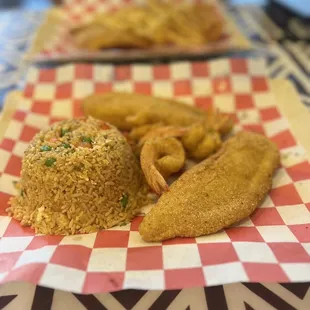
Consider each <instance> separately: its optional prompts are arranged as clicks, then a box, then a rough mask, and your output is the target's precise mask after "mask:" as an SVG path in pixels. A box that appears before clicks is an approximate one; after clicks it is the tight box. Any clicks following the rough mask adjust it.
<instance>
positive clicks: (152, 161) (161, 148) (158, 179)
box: [140, 137, 185, 195]
mask: <svg viewBox="0 0 310 310" xmlns="http://www.w3.org/2000/svg"><path fill="white" fill-rule="evenodd" d="M140 161H141V167H142V170H143V172H144V175H145V178H146V180H147V183H148V184H149V185H150V187H151V188H152V189H153V190H154V191H155V192H156V193H157V194H159V195H160V194H161V193H162V192H165V191H167V190H168V188H169V186H168V184H167V182H166V180H165V178H167V177H169V176H170V175H171V174H173V173H175V172H177V171H179V170H180V169H181V168H182V167H183V166H184V163H185V151H184V148H183V146H182V143H181V142H180V141H178V140H177V139H176V138H173V137H164V138H155V139H151V140H146V142H145V143H144V145H143V147H142V150H141V155H140Z"/></svg>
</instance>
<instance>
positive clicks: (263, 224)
mask: <svg viewBox="0 0 310 310" xmlns="http://www.w3.org/2000/svg"><path fill="white" fill-rule="evenodd" d="M110 90H115V91H135V92H140V93H145V94H153V95H157V96H164V97H175V98H176V99H179V100H182V101H184V102H186V103H187V104H196V105H197V106H198V107H201V108H205V107H207V106H209V105H215V106H217V107H219V108H220V109H221V110H222V111H225V112H228V113H231V114H234V115H235V116H236V122H237V124H236V129H237V130H240V129H246V130H252V131H256V132H261V133H263V134H265V135H267V136H268V137H269V138H270V139H271V140H273V141H274V142H275V143H276V144H277V145H278V147H279V149H280V151H281V167H280V168H279V169H278V171H277V173H276V175H275V177H274V182H273V187H272V190H271V191H270V193H269V195H268V196H267V198H266V199H265V201H264V203H263V204H262V206H261V207H259V208H258V209H257V210H256V211H255V212H254V214H253V215H252V216H251V217H250V218H249V219H247V220H245V221H243V222H242V223H241V224H240V225H239V226H235V227H232V228H230V229H227V230H224V231H221V232H219V233H217V234H214V235H210V236H203V237H199V238H176V239H172V240H168V241H164V242H162V243H146V242H144V241H143V240H142V239H141V237H140V235H139V232H138V226H139V224H140V222H141V220H142V217H136V218H135V219H134V220H133V222H132V223H131V224H128V225H127V226H123V227H114V228H112V229H109V230H103V231H100V232H98V233H93V234H85V235H74V236H44V235H35V234H34V232H33V230H32V229H30V228H29V227H21V226H20V225H19V223H18V222H17V221H16V220H12V219H11V218H9V217H8V216H7V214H6V212H5V209H6V208H7V202H8V199H9V197H10V196H11V195H14V194H15V189H14V186H13V181H17V180H18V179H19V176H20V169H21V159H22V157H23V152H24V150H25V149H26V147H27V145H28V143H29V141H30V140H31V139H32V137H33V136H34V134H36V133H37V132H38V131H39V130H40V129H41V128H43V127H46V126H47V125H48V124H51V123H53V122H54V121H56V120H60V119H64V118H69V117H78V116H81V115H82V111H81V109H80V102H81V99H82V98H83V97H84V96H86V95H89V94H91V93H93V92H98V93H99V92H106V91H110ZM0 158H1V161H0V173H1V178H0V282H9V281H15V280H24V281H30V282H33V283H37V284H40V285H43V286H48V287H52V288H56V289H62V290H68V291H73V292H78V293H96V292H104V291H114V290H119V289H127V288H139V289H175V288H185V287H194V286H212V285H219V284H225V283H230V282H238V281H245V282H247V281H250V282H293V281H296V282H297V281H309V280H310V272H309V270H310V256H309V254H310V233H309V223H310V213H309V209H310V191H309V186H310V165H309V162H308V161H307V159H306V153H305V151H304V149H303V148H302V147H301V146H300V145H298V144H297V142H296V140H295V138H294V137H293V135H292V133H291V131H290V129H289V126H288V123H287V121H286V119H284V118H283V117H282V116H281V114H280V113H279V110H278V108H277V106H276V102H275V100H274V97H273V93H272V92H271V91H270V88H269V84H268V80H267V78H266V72H265V67H264V62H263V61H261V60H244V59H222V60H216V61H212V62H209V63H208V62H196V63H189V62H181V63H174V64H171V65H157V66H151V65H128V66H118V67H113V66H110V65H103V66H101V65H86V64H77V65H67V66H62V67H59V68H57V69H41V70H39V69H36V68H32V69H31V70H30V71H29V74H28V77H27V84H26V86H25V89H24V92H23V100H22V102H21V103H20V105H19V107H18V109H17V110H16V112H15V114H14V115H13V117H12V120H11V121H10V123H9V126H8V129H7V131H6V133H5V135H4V140H3V141H2V143H1V144H0Z"/></svg>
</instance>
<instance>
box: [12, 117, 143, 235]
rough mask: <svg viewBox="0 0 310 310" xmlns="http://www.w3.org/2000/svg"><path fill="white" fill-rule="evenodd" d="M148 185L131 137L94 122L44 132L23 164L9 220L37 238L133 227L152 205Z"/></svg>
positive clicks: (58, 126)
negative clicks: (134, 220) (143, 209)
mask: <svg viewBox="0 0 310 310" xmlns="http://www.w3.org/2000/svg"><path fill="white" fill-rule="evenodd" d="M146 197H147V186H146V185H145V181H144V177H143V174H142V172H141V169H140V166H139V163H138V160H137V159H136V157H135V155H134V154H133V152H132V150H131V147H130V146H129V144H128V143H127V141H126V139H125V137H124V136H123V135H122V134H121V133H120V132H119V131H118V130H117V129H116V128H115V127H113V126H111V125H109V124H106V123H103V122H102V121H99V120H95V119H92V118H88V119H73V120H66V121H62V122H59V123H56V124H54V125H53V126H52V127H50V128H48V129H46V130H43V131H41V132H40V133H38V134H37V135H36V136H35V138H34V139H33V140H32V142H31V143H30V145H29V146H28V148H27V150H26V151H25V156H24V159H23V163H22V172H21V181H20V183H19V194H18V195H17V196H15V197H13V198H12V199H11V201H10V205H11V206H10V207H9V208H8V209H7V210H8V213H9V215H11V216H12V217H14V218H15V219H16V220H18V221H20V222H21V225H23V226H31V227H32V228H34V229H35V232H36V233H42V234H57V235H68V234H76V233H91V232H95V231H98V230H100V229H106V228H110V227H112V226H115V225H118V224H120V225H122V224H125V223H128V222H129V221H130V220H131V219H132V218H133V217H134V216H135V215H136V214H137V213H139V210H140V208H141V207H142V206H143V205H144V204H145V203H146V202H147V198H146Z"/></svg>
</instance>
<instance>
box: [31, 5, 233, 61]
mask: <svg viewBox="0 0 310 310" xmlns="http://www.w3.org/2000/svg"><path fill="white" fill-rule="evenodd" d="M175 1H178V0H175ZM188 1H190V2H194V1H195V2H199V1H205V0H194V1H193V0H188ZM210 1H212V0H209V2H210ZM143 2H144V0H143V1H141V0H140V1H139V0H87V1H86V0H67V1H65V2H64V6H63V9H62V14H63V18H62V21H60V22H59V24H58V25H57V26H56V27H54V26H55V25H53V28H51V29H52V30H51V31H53V36H52V37H51V38H50V39H49V40H48V41H46V43H45V44H44V46H43V49H42V50H41V51H40V52H39V53H38V55H35V56H34V57H35V59H36V60H38V61H41V60H42V61H45V60H56V61H57V60H65V59H70V60H72V59H85V60H88V59H90V58H91V59H116V60H117V59H119V60H120V59H141V58H142V59H145V58H154V57H160V56H169V57H171V56H178V57H180V56H181V55H192V56H198V55H205V54H214V53H221V52H227V51H228V50H232V49H236V48H237V47H236V46H234V44H233V42H232V40H231V37H230V34H229V31H230V30H228V29H227V31H226V33H224V34H223V37H222V39H220V40H219V41H217V42H211V43H209V44H207V45H205V46H201V47H194V48H192V47H190V48H184V47H183V48H181V47H170V46H169V47H157V48H154V49H125V50H124V49H105V50H101V51H98V52H89V51H86V50H83V49H80V48H79V47H78V46H76V44H75V43H74V42H73V41H72V38H71V36H70V33H69V31H70V29H72V28H73V27H76V26H79V25H81V24H84V23H85V22H88V21H90V20H91V19H92V17H93V16H94V14H96V13H98V12H112V11H115V10H117V9H119V8H121V7H123V6H124V5H128V4H131V3H143ZM212 2H214V1H212ZM214 5H216V6H217V7H218V14H219V17H220V18H224V16H223V12H222V9H221V8H220V7H219V6H218V5H217V4H216V3H215V4H214ZM227 27H228V26H227ZM43 39H44V38H42V40H43Z"/></svg>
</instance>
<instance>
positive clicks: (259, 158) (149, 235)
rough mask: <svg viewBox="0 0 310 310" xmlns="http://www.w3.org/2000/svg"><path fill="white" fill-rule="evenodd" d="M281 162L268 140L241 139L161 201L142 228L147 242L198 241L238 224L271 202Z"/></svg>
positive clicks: (229, 143) (227, 145) (186, 176)
mask: <svg viewBox="0 0 310 310" xmlns="http://www.w3.org/2000/svg"><path fill="white" fill-rule="evenodd" d="M279 160H280V156H279V151H278V149H277V147H276V145H275V144H274V143H273V142H272V141H270V140H269V139H267V138H266V137H264V136H262V135H259V134H255V133H251V132H240V133H238V134H237V135H236V136H234V137H232V138H230V139H229V140H228V141H226V142H225V143H224V145H223V147H222V148H221V149H220V150H219V151H218V152H217V153H216V154H214V155H213V156H211V157H209V158H208V159H206V160H204V161H203V162H201V163H200V164H198V165H196V166H194V167H193V168H192V169H190V170H188V171H187V172H185V173H184V174H183V175H182V176H181V177H180V178H179V179H178V180H177V181H175V182H174V183H173V184H172V185H171V187H170V191H169V192H166V193H164V194H163V195H162V196H161V197H160V199H159V200H158V202H157V203H156V205H155V206H154V207H153V209H152V210H151V211H150V213H149V214H147V215H146V216H145V218H144V219H143V221H142V223H141V225H140V227H139V232H140V234H141V236H142V238H143V239H144V240H145V241H162V240H166V239H171V238H174V237H198V236H202V235H207V234H211V233H215V232H217V231H219V230H221V229H223V228H225V227H229V226H231V225H232V224H235V223H238V222H239V221H241V220H242V219H244V218H246V217H248V216H249V215H250V214H251V213H252V212H253V211H254V210H255V208H256V207H258V206H259V205H260V204H261V203H262V201H263V200H264V198H265V197H266V195H267V193H268V191H269V190H270V188H271V185H272V175H273V173H274V171H275V170H276V168H277V167H278V165H279Z"/></svg>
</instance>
